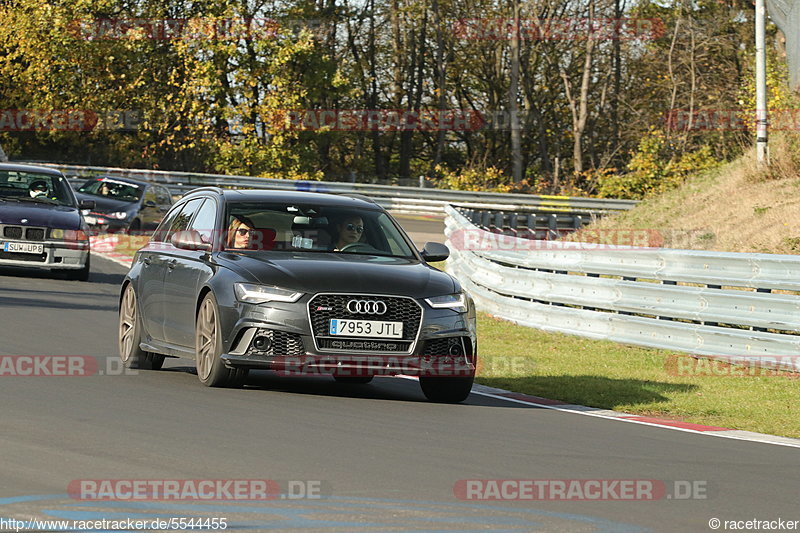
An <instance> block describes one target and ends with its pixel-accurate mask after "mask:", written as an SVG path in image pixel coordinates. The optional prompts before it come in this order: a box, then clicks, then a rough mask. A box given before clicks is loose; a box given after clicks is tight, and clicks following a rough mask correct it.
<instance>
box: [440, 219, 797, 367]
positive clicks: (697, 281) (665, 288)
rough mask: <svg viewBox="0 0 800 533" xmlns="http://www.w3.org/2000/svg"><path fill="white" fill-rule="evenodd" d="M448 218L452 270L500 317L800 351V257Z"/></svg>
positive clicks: (616, 336) (575, 330)
mask: <svg viewBox="0 0 800 533" xmlns="http://www.w3.org/2000/svg"><path fill="white" fill-rule="evenodd" d="M446 214H447V218H446V230H445V233H446V235H447V238H448V240H447V244H448V246H449V247H450V249H451V256H450V259H448V262H447V270H448V271H449V272H450V273H452V274H453V275H455V276H456V277H457V278H458V279H459V280H460V281H461V283H462V284H463V285H464V287H465V289H466V290H467V291H469V292H470V294H471V295H472V296H473V298H474V299H475V302H476V305H477V306H478V308H479V309H481V310H483V311H486V312H489V313H491V314H493V315H495V316H498V317H500V318H505V319H507V320H511V321H513V322H516V323H518V324H522V325H525V326H531V327H535V328H539V329H543V330H546V331H555V332H561V333H568V334H572V335H580V336H584V337H590V338H595V339H608V340H612V341H617V342H622V343H629V344H635V345H640V346H647V347H653V348H663V349H668V350H673V351H680V352H688V353H693V354H698V355H720V356H734V357H742V358H743V359H749V358H752V357H759V356H761V357H763V356H797V355H798V354H800V296H798V295H797V294H796V293H797V292H800V257H798V256H791V255H772V254H749V253H748V254H745V253H723V252H707V251H697V250H673V249H666V248H647V247H633V246H622V245H611V246H609V245H597V244H592V243H570V242H561V241H532V240H528V239H522V238H519V237H515V236H511V235H499V234H497V233H493V232H491V231H488V230H485V229H481V228H479V227H478V226H476V225H475V224H473V223H472V221H471V220H470V219H469V218H468V217H467V216H465V213H464V212H463V211H462V210H461V209H459V208H456V207H453V206H448V207H447V208H446ZM792 361H793V362H792V363H791V365H792V366H793V367H794V368H797V369H800V367H799V366H798V363H797V359H795V358H792Z"/></svg>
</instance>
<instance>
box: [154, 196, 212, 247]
mask: <svg viewBox="0 0 800 533" xmlns="http://www.w3.org/2000/svg"><path fill="white" fill-rule="evenodd" d="M202 202H203V199H202V198H196V199H194V200H189V201H188V202H186V205H184V206H183V209H181V212H180V213H179V214H178V216H176V217H175V218H174V219H172V224H170V225H169V229H168V230H167V233H166V235H164V236H163V241H164V242H169V240H170V239H171V238H172V234H173V233H175V232H176V231H183V230H186V229H189V222H191V221H192V216H194V214H195V213H196V212H197V209H198V208H199V207H200V204H201V203H202Z"/></svg>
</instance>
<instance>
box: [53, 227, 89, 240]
mask: <svg viewBox="0 0 800 533" xmlns="http://www.w3.org/2000/svg"><path fill="white" fill-rule="evenodd" d="M50 238H51V239H53V240H58V241H68V242H76V241H88V240H89V236H88V235H87V234H86V232H85V231H83V230H74V229H51V230H50Z"/></svg>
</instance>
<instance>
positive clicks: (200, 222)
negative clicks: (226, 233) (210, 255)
mask: <svg viewBox="0 0 800 533" xmlns="http://www.w3.org/2000/svg"><path fill="white" fill-rule="evenodd" d="M216 223H217V202H215V201H214V200H212V199H210V198H207V199H206V201H205V202H203V205H202V207H200V209H198V210H197V216H195V217H194V220H193V221H192V225H191V226H190V227H189V229H193V230H197V232H198V233H199V234H200V238H201V239H202V240H203V242H207V243H211V242H212V240H213V237H214V230H215V228H216V227H217V226H216Z"/></svg>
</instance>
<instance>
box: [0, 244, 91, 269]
mask: <svg viewBox="0 0 800 533" xmlns="http://www.w3.org/2000/svg"><path fill="white" fill-rule="evenodd" d="M5 242H12V241H5V240H2V239H0V266H9V267H25V268H46V269H53V268H56V269H64V270H78V269H81V268H84V267H85V266H86V261H87V260H88V257H89V242H88V241H86V242H85V244H84V242H83V241H81V242H70V243H60V242H51V241H44V242H41V241H40V242H33V243H32V244H41V245H42V248H43V251H42V253H41V254H29V253H19V252H6V251H3V250H4V246H3V244H4V243H5ZM13 242H18V241H13ZM24 242H25V243H26V244H31V241H24Z"/></svg>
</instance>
